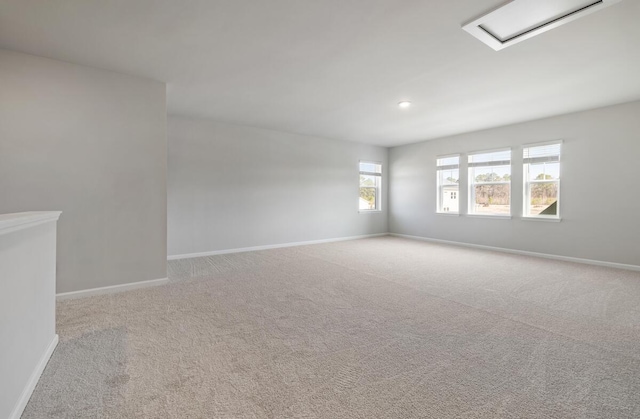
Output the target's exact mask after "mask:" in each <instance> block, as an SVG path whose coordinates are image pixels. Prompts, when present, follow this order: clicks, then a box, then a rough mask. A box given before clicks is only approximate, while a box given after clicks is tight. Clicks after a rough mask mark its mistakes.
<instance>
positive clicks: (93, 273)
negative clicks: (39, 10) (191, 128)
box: [0, 50, 167, 292]
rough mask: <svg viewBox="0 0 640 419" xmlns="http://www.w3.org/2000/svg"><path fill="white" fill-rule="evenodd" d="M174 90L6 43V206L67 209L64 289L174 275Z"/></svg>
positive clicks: (1, 165)
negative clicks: (169, 215)
mask: <svg viewBox="0 0 640 419" xmlns="http://www.w3.org/2000/svg"><path fill="white" fill-rule="evenodd" d="M165 96H166V93H165V85H164V84H163V83H159V82H155V81H151V80H146V79H141V78H137V77H132V76H127V75H123V74H117V73H113V72H108V71H103V70H98V69H94V68H90V67H84V66H78V65H73V64H68V63H64V62H61V61H55V60H50V59H45V58H40V57H35V56H31V55H26V54H21V53H16V52H11V51H7V50H0V213H11V212H21V211H42V210H61V211H62V212H63V213H62V216H61V217H60V221H59V223H58V280H57V292H69V291H76V290H83V289H89V288H96V287H104V286H109V285H118V284H124V283H130V282H137V281H143V280H150V279H157V278H163V277H166V255H167V253H166V168H167V163H166V162H167V159H166V99H165Z"/></svg>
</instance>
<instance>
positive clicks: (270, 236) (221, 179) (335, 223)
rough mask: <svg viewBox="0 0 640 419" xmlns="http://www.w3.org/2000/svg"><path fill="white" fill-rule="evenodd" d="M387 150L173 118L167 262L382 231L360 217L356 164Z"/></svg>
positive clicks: (378, 217) (383, 218)
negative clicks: (188, 256) (194, 255)
mask: <svg viewBox="0 0 640 419" xmlns="http://www.w3.org/2000/svg"><path fill="white" fill-rule="evenodd" d="M387 153H388V150H387V149H386V148H383V147H376V146H368V145H363V144H358V143H352V142H345V141H334V140H327V139H322V138H315V137H307V136H300V135H295V134H288V133H282V132H277V131H270V130H263V129H257V128H250V127H241V126H236V125H229V124H222V123H216V122H211V121H205V120H197V119H187V118H180V117H169V179H168V204H169V209H168V219H169V227H168V235H169V255H183V254H190V253H200V252H210V251H216V250H226V249H236V248H243V247H252V246H262V245H273V244H283V243H291V242H300V241H310V240H320V239H329V238H339V237H347V236H356V235H365V234H375V233H386V232H387V210H388V209H387V199H386V195H387V189H388V187H387V186H388V184H387V178H386V174H385V176H384V178H383V200H382V208H383V211H382V212H381V213H376V214H359V213H358V179H359V175H358V161H359V160H360V159H362V160H373V161H381V162H382V163H383V166H384V168H383V171H386V169H387Z"/></svg>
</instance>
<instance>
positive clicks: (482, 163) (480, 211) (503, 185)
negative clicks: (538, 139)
mask: <svg viewBox="0 0 640 419" xmlns="http://www.w3.org/2000/svg"><path fill="white" fill-rule="evenodd" d="M469 214H475V215H502V216H510V215H511V150H500V151H491V152H483V153H475V154H472V155H470V156H469Z"/></svg>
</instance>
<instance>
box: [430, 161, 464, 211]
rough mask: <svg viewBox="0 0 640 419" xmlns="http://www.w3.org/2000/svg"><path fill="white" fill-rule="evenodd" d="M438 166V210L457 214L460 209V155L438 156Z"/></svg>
mask: <svg viewBox="0 0 640 419" xmlns="http://www.w3.org/2000/svg"><path fill="white" fill-rule="evenodd" d="M436 166H437V168H436V169H437V172H438V197H437V202H438V207H437V211H438V212H440V213H453V214H457V213H458V211H459V205H458V192H459V184H460V155H456V156H448V157H438V159H437V161H436Z"/></svg>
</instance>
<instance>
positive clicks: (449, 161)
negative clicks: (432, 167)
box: [436, 156, 460, 166]
mask: <svg viewBox="0 0 640 419" xmlns="http://www.w3.org/2000/svg"><path fill="white" fill-rule="evenodd" d="M436 164H437V165H438V166H452V165H459V164H460V156H454V157H443V158H440V159H438V161H437V163H436Z"/></svg>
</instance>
